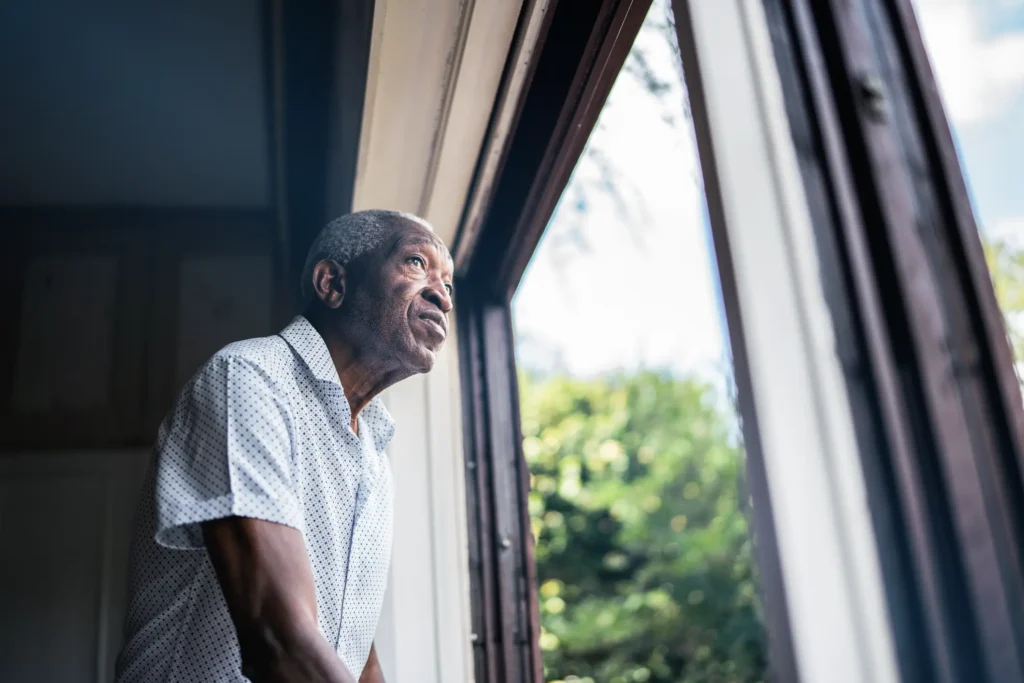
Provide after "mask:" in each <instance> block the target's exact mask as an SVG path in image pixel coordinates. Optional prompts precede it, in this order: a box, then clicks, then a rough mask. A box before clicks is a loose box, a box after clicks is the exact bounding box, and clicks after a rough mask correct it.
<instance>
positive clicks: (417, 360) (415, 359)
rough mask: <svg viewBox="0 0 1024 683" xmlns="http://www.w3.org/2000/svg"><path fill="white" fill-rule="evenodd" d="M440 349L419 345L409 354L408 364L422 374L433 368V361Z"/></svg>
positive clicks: (435, 359)
mask: <svg viewBox="0 0 1024 683" xmlns="http://www.w3.org/2000/svg"><path fill="white" fill-rule="evenodd" d="M440 353H441V349H440V347H439V348H436V349H432V348H430V347H427V346H420V347H419V348H417V349H415V350H414V351H413V352H412V353H410V354H409V358H408V365H409V367H410V368H411V369H412V370H413V371H414V372H416V373H419V374H423V373H427V372H430V371H431V370H433V369H434V363H435V362H436V361H437V356H438V355H439V354H440Z"/></svg>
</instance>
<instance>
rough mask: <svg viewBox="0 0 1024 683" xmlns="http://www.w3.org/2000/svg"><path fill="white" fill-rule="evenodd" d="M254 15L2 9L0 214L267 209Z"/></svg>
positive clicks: (255, 6) (169, 8)
mask: <svg viewBox="0 0 1024 683" xmlns="http://www.w3.org/2000/svg"><path fill="white" fill-rule="evenodd" d="M260 6H261V4H260V3H259V2H258V0H218V1H217V2H204V1H203V0H178V1H177V2H173V3H138V2H133V1H132V0H103V1H102V2H74V1H73V0H56V1H55V0H51V1H50V2H10V3H0V84H2V86H3V93H4V97H3V102H4V103H3V106H2V107H0V150H2V153H0V204H2V205H8V206H10V205H15V206H32V205H64V206H68V205H73V206H95V205H143V206H167V207H174V206H189V207H237V208H243V207H248V208H253V207H262V206H266V205H268V203H269V180H268V179H269V173H270V172H269V163H268V146H269V144H268V142H269V141H268V120H267V118H268V117H267V112H266V106H267V103H266V99H265V93H264V63H263V59H264V58H263V34H262V27H261V20H260V11H261V10H260Z"/></svg>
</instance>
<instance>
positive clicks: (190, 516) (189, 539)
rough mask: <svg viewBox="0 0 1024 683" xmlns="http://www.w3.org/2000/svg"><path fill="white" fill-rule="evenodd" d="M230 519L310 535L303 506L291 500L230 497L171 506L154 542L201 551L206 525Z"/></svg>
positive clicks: (162, 516) (160, 519)
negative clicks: (237, 518)
mask: <svg viewBox="0 0 1024 683" xmlns="http://www.w3.org/2000/svg"><path fill="white" fill-rule="evenodd" d="M226 517H247V518H249V519H260V520H263V521H266V522H274V523H276V524H283V525H284V526H289V527H292V528H293V529H298V530H299V531H300V532H302V533H303V534H305V532H306V529H305V524H304V522H303V515H302V512H301V510H300V508H299V505H298V503H297V501H295V500H294V499H292V498H290V497H285V498H276V499H275V498H270V497H266V496H238V495H235V494H228V495H226V496H221V497H219V498H213V499H211V500H205V501H200V502H192V503H191V504H190V505H188V506H187V507H183V506H180V505H175V504H174V503H168V504H167V505H166V506H165V507H164V509H162V510H160V511H159V514H158V515H157V518H158V522H157V530H156V534H155V537H154V538H155V540H156V542H157V543H158V544H159V545H162V546H163V547H165V548H170V549H172V550H198V549H200V548H203V547H204V543H203V531H202V527H201V525H202V523H203V522H211V521H213V520H215V519H224V518H226Z"/></svg>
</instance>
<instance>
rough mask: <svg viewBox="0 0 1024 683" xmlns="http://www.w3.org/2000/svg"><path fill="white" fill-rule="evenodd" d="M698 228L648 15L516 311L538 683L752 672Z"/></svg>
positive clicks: (742, 549) (744, 571)
mask: <svg viewBox="0 0 1024 683" xmlns="http://www.w3.org/2000/svg"><path fill="white" fill-rule="evenodd" d="M706 225H707V224H706V220H705V218H704V210H703V196H702V192H701V184H700V177H699V169H698V164H697V157H696V152H695V147H694V142H693V138H692V129H691V126H690V121H689V117H688V111H687V108H686V96H685V92H684V88H683V86H682V73H681V69H680V66H679V61H678V52H677V48H676V37H675V30H674V27H673V26H672V24H671V12H670V8H669V3H668V2H664V1H660V2H655V3H654V6H653V8H652V10H651V12H650V14H649V16H648V18H647V21H646V22H645V24H644V26H643V28H642V30H641V32H640V35H639V37H638V39H637V41H636V44H635V45H634V48H633V51H632V52H631V54H630V56H629V58H628V60H627V63H626V66H625V67H624V69H623V72H622V73H621V74H620V76H619V78H618V80H617V81H616V83H615V86H614V88H613V90H612V93H611V96H610V98H609V101H608V103H607V105H606V106H605V108H604V110H603V111H602V114H601V117H600V120H599V122H598V125H597V128H596V130H595V132H594V134H593V135H592V137H591V139H590V141H589V143H588V146H587V149H586V151H585V152H584V155H583V157H582V159H581V160H580V162H579V164H578V166H577V168H576V170H575V172H574V175H573V178H572V181H571V182H570V184H569V187H568V188H567V189H566V191H565V193H564V195H563V196H562V199H561V202H560V204H559V206H558V209H557V211H556V212H555V215H554V217H553V218H552V220H551V223H550V224H549V226H548V228H547V231H546V232H545V236H544V239H543V241H542V242H541V245H540V247H539V248H538V250H537V253H536V254H535V255H534V258H533V260H532V262H531V264H530V268H529V270H528V271H527V274H526V276H525V278H524V280H523V283H522V286H521V287H520V290H519V292H518V293H517V296H516V299H515V301H514V321H515V325H516V337H517V348H516V354H517V360H518V362H519V367H520V370H521V376H520V392H521V405H522V423H523V432H524V434H523V436H524V443H523V446H524V453H525V455H526V459H527V461H528V462H529V465H530V470H531V493H530V500H529V503H530V515H531V518H532V526H533V533H534V536H535V538H536V540H537V546H536V556H537V569H538V578H539V591H540V596H539V597H540V609H541V620H542V626H543V630H542V634H541V638H540V643H541V647H542V650H543V654H544V665H545V676H546V679H547V680H548V681H565V682H568V681H576V682H577V683H627V682H639V683H644V682H651V683H662V682H664V683H668V682H669V681H671V682H673V683H678V682H685V683H697V682H705V681H721V682H723V683H732V682H735V683H739V682H744V683H746V682H753V681H760V680H762V679H763V677H764V675H765V664H766V662H765V658H766V653H765V646H764V634H763V627H762V624H761V617H760V601H759V595H758V591H757V587H756V584H755V576H754V566H753V560H752V551H751V542H750V539H749V532H748V514H747V510H746V505H745V497H744V494H743V493H742V473H743V468H744V460H743V451H742V445H741V444H740V442H739V437H738V433H737V431H738V430H737V429H736V418H735V413H734V411H733V408H732V404H731V402H730V401H729V400H728V388H729V386H730V384H731V382H730V364H729V362H728V356H727V352H726V349H725V344H724V340H725V338H726V336H725V331H724V329H723V323H722V316H721V312H720V311H721V307H720V295H719V292H718V285H717V278H716V275H715V272H714V268H713V258H712V255H711V252H710V247H709V235H708V231H707V228H706Z"/></svg>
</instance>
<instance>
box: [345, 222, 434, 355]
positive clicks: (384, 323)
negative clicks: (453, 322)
mask: <svg viewBox="0 0 1024 683" xmlns="http://www.w3.org/2000/svg"><path fill="white" fill-rule="evenodd" d="M453 269H454V266H453V263H452V257H451V255H450V254H449V253H448V250H447V249H446V248H445V246H444V244H443V243H442V242H441V240H440V239H438V237H437V236H436V235H435V234H434V233H433V232H432V231H431V230H430V229H429V228H428V227H426V226H424V225H421V224H419V223H416V222H413V221H408V222H406V223H403V224H402V226H401V227H399V228H398V229H396V231H395V233H394V235H393V236H392V238H391V239H390V240H389V241H388V243H387V245H386V246H385V247H384V248H383V249H382V250H381V251H380V252H379V253H378V254H375V255H373V256H372V257H371V258H370V259H368V262H367V264H366V270H365V274H364V275H363V277H361V278H360V279H359V284H358V286H357V287H356V289H355V291H354V292H353V295H352V300H351V301H350V306H352V309H351V312H352V314H353V315H354V316H356V317H357V318H358V319H360V320H361V321H362V322H363V323H365V325H366V328H367V331H368V332H370V334H372V335H373V338H371V339H369V340H367V342H368V343H369V344H372V345H374V346H375V347H377V350H378V351H383V352H384V353H385V354H387V355H390V356H392V357H393V358H395V359H396V360H398V361H399V362H400V363H401V364H402V365H403V366H404V367H406V368H407V369H409V370H411V371H413V372H427V371H429V370H430V369H431V368H432V367H433V365H434V361H435V360H436V358H437V354H438V352H440V350H441V347H442V346H443V345H444V342H445V339H446V338H447V336H448V318H449V313H450V312H451V310H452V278H453Z"/></svg>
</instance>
